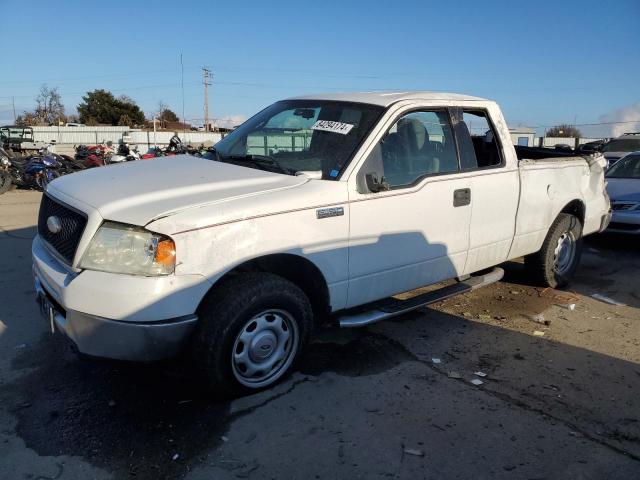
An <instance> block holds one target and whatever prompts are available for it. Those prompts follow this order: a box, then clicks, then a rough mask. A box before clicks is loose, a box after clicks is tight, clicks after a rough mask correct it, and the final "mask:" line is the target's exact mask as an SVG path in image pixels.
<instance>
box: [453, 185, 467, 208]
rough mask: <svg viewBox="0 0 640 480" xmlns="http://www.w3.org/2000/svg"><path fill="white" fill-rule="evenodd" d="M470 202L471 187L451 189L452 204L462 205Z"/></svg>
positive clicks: (455, 205)
mask: <svg viewBox="0 0 640 480" xmlns="http://www.w3.org/2000/svg"><path fill="white" fill-rule="evenodd" d="M470 203H471V189H470V188H460V189H458V190H454V191H453V206H454V207H463V206H465V205H469V204H470Z"/></svg>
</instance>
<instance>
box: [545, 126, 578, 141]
mask: <svg viewBox="0 0 640 480" xmlns="http://www.w3.org/2000/svg"><path fill="white" fill-rule="evenodd" d="M546 136H547V137H566V138H580V137H581V136H582V132H581V131H580V130H578V129H577V128H576V127H574V126H573V125H568V124H566V123H563V124H562V125H557V126H555V127H552V128H550V129H549V130H547V135H546Z"/></svg>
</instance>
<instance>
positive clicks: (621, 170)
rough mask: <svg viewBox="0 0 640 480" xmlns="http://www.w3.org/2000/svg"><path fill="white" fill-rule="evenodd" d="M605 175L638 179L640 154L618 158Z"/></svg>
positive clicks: (639, 177) (639, 175)
mask: <svg viewBox="0 0 640 480" xmlns="http://www.w3.org/2000/svg"><path fill="white" fill-rule="evenodd" d="M606 177H607V178H638V179H640V155H629V156H627V157H624V158H623V159H622V160H619V161H618V162H617V163H616V164H615V165H614V166H613V167H611V168H610V169H609V171H608V172H607V175H606Z"/></svg>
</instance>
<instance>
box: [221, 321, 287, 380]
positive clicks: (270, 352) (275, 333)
mask: <svg viewBox="0 0 640 480" xmlns="http://www.w3.org/2000/svg"><path fill="white" fill-rule="evenodd" d="M298 341H299V334H298V326H297V323H296V322H295V320H294V319H293V317H292V316H291V315H290V314H289V313H288V312H285V311H283V310H267V311H264V312H261V313H259V314H258V315H256V316H254V317H253V318H252V319H250V320H249V321H248V322H247V323H246V324H245V325H244V327H242V329H241V330H240V332H239V333H238V336H237V337H236V340H235V343H234V345H233V351H232V353H231V365H232V370H233V374H234V376H235V377H236V379H237V380H238V381H239V382H240V383H241V384H242V385H244V386H247V387H253V388H260V387H263V386H266V385H269V384H271V383H273V382H275V381H276V380H277V379H278V378H279V377H280V376H282V374H283V373H284V372H285V371H286V370H287V368H289V366H290V365H291V362H293V359H294V357H295V353H296V351H297V349H298Z"/></svg>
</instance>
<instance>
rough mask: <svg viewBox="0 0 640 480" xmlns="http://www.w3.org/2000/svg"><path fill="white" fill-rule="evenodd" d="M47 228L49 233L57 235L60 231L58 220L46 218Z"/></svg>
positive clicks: (53, 217)
mask: <svg viewBox="0 0 640 480" xmlns="http://www.w3.org/2000/svg"><path fill="white" fill-rule="evenodd" d="M47 228H48V229H49V231H50V232H51V233H58V232H59V231H60V230H62V224H61V223H60V219H59V218H58V217H56V216H52V217H49V218H47Z"/></svg>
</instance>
